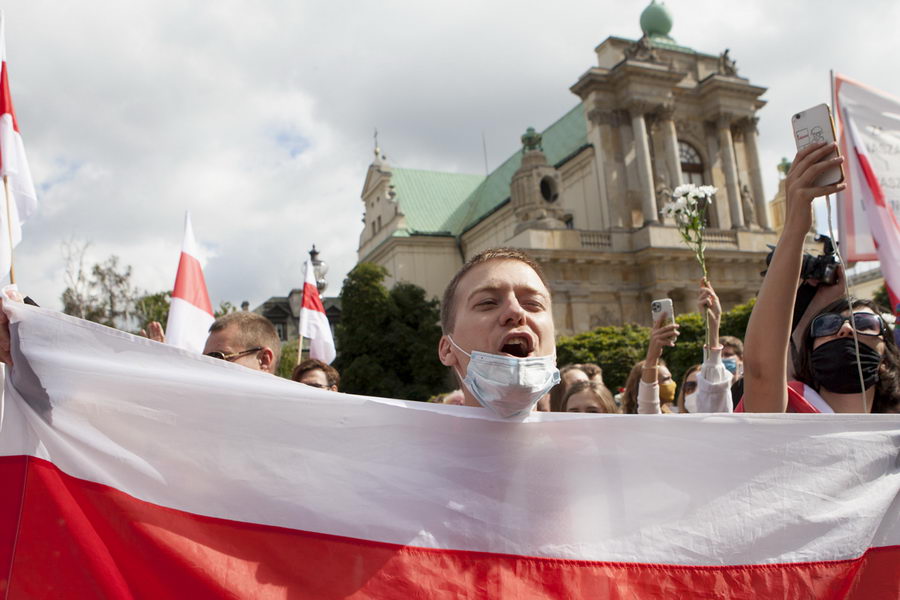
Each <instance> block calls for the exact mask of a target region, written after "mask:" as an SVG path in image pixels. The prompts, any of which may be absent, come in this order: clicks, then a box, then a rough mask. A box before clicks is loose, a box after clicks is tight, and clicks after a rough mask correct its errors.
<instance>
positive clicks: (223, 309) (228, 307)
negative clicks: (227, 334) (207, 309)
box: [213, 300, 237, 319]
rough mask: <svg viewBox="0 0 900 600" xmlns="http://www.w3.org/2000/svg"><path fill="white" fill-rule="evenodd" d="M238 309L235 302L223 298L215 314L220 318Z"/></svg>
mask: <svg viewBox="0 0 900 600" xmlns="http://www.w3.org/2000/svg"><path fill="white" fill-rule="evenodd" d="M236 310H237V307H236V306H235V305H234V304H232V303H231V302H229V301H228V300H223V301H222V302H219V308H218V309H217V310H215V311H213V316H214V317H215V318H217V319H218V318H219V317H224V316H225V315H227V314H228V313H233V312H235V311H236Z"/></svg>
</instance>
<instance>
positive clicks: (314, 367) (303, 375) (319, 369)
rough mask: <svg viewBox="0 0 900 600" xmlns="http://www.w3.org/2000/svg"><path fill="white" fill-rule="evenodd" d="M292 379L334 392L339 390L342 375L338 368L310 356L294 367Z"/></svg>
mask: <svg viewBox="0 0 900 600" xmlns="http://www.w3.org/2000/svg"><path fill="white" fill-rule="evenodd" d="M291 379H292V380H294V381H299V382H300V383H303V384H306V385H308V386H311V387H314V388H319V389H322V390H331V391H332V392H337V391H338V384H340V382H341V376H340V374H339V373H338V372H337V369H335V368H334V367H332V366H331V365H329V364H327V363H324V362H322V361H321V360H316V359H315V358H308V359H306V360H304V361H303V362H301V363H300V364H299V365H297V366H296V367H294V372H293V373H291Z"/></svg>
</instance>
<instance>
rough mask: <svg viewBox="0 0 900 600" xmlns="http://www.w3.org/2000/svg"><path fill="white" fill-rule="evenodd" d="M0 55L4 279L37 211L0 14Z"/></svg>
mask: <svg viewBox="0 0 900 600" xmlns="http://www.w3.org/2000/svg"><path fill="white" fill-rule="evenodd" d="M0 56H2V59H3V64H2V71H0V177H2V178H3V180H4V185H5V186H6V187H7V190H8V194H7V193H0V206H2V208H0V277H5V276H6V274H7V273H9V271H10V268H11V267H12V249H13V248H14V247H15V246H17V245H18V244H19V242H20V241H22V223H23V222H24V221H25V220H26V219H28V217H30V216H31V215H32V214H33V213H34V212H35V210H37V194H36V193H35V191H34V183H33V182H32V181H31V171H30V170H29V168H28V159H27V158H26V157H25V146H24V144H23V143H22V136H21V134H20V133H19V122H18V120H17V119H16V111H15V110H14V109H13V102H12V95H11V94H10V92H9V71H8V69H7V66H6V29H5V21H4V18H3V13H2V12H0ZM7 203H8V206H7Z"/></svg>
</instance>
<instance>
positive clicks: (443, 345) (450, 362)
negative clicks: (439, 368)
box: [438, 335, 459, 367]
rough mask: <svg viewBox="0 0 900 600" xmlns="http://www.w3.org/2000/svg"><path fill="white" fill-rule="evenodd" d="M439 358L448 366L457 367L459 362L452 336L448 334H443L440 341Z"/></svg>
mask: <svg viewBox="0 0 900 600" xmlns="http://www.w3.org/2000/svg"><path fill="white" fill-rule="evenodd" d="M438 358H439V359H440V361H441V364H443V365H444V366H447V367H455V366H457V365H458V364H459V361H458V360H457V359H456V355H455V354H454V353H453V345H452V344H451V343H450V338H448V337H447V336H446V335H442V336H441V339H440V341H439V342H438Z"/></svg>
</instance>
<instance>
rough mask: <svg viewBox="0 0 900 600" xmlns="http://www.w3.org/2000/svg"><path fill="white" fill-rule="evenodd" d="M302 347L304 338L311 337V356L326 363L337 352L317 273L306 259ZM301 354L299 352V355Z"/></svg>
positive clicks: (301, 319) (302, 309) (301, 328)
mask: <svg viewBox="0 0 900 600" xmlns="http://www.w3.org/2000/svg"><path fill="white" fill-rule="evenodd" d="M299 329H300V339H299V340H298V343H299V344H300V349H301V350H302V349H303V338H304V337H307V338H309V356H310V358H316V359H318V360H321V361H322V362H325V363H329V364H330V363H331V361H333V360H334V357H335V356H337V353H336V351H335V349H334V336H332V335H331V325H329V323H328V317H327V316H326V315H325V307H324V306H323V305H322V299H321V298H319V288H318V287H316V274H315V271H314V270H313V265H312V262H310V261H306V273H305V276H304V278H303V304H302V305H301V307H300V328H299ZM299 355H300V354H299V353H298V356H299Z"/></svg>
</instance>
